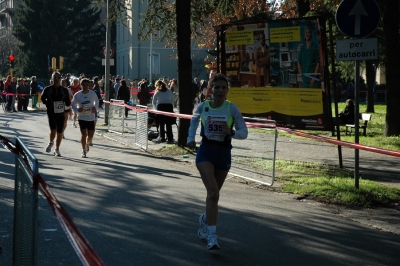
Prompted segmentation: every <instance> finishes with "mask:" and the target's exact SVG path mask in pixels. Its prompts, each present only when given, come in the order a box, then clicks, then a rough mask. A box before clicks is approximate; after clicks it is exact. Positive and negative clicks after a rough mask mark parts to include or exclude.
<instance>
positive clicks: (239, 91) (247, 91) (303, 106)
mask: <svg viewBox="0 0 400 266" xmlns="http://www.w3.org/2000/svg"><path fill="white" fill-rule="evenodd" d="M227 98H228V100H229V101H231V102H233V103H235V104H236V105H237V106H238V107H239V109H240V112H242V113H245V114H262V113H267V112H275V113H280V114H283V115H289V116H313V115H320V114H322V113H323V102H322V91H321V90H320V89H304V88H282V87H268V88H230V89H229V92H228V96H227Z"/></svg>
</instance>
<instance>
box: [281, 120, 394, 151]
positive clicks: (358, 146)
mask: <svg viewBox="0 0 400 266" xmlns="http://www.w3.org/2000/svg"><path fill="white" fill-rule="evenodd" d="M277 129H278V130H280V131H284V132H287V133H289V134H294V135H297V136H301V137H305V138H311V139H315V140H318V141H321V142H328V143H331V144H334V145H340V146H345V147H349V148H352V149H359V150H364V151H370V152H375V153H380V154H385V155H390V156H395V157H400V152H398V151H392V150H386V149H381V148H376V147H371V146H365V145H361V144H357V143H353V142H347V141H342V140H335V139H331V138H327V137H322V136H317V135H313V134H307V133H304V132H301V131H297V130H292V129H289V128H284V127H277Z"/></svg>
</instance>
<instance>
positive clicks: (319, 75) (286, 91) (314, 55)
mask: <svg viewBox="0 0 400 266" xmlns="http://www.w3.org/2000/svg"><path fill="white" fill-rule="evenodd" d="M322 23H324V22H322ZM323 26H324V24H321V19H320V18H316V17H312V18H302V19H290V20H274V21H265V22H261V23H259V22H258V23H253V24H225V25H221V26H220V27H219V29H218V30H219V32H217V35H218V36H219V38H218V39H219V44H220V45H219V49H218V50H219V51H218V54H219V56H220V58H218V63H219V67H220V71H221V72H222V73H224V74H226V75H227V77H228V79H229V81H230V89H229V93H228V100H230V101H232V102H233V103H235V104H236V105H237V106H238V107H239V109H240V111H241V112H242V113H243V114H244V116H249V117H261V118H268V119H271V120H275V121H277V123H278V125H281V126H285V127H289V128H294V129H310V130H311V129H312V130H331V126H332V125H331V123H332V119H331V117H332V114H331V101H330V93H329V89H328V87H327V85H328V80H329V79H328V71H327V66H326V63H325V62H326V60H325V55H326V54H325V53H326V34H325V31H324V27H323Z"/></svg>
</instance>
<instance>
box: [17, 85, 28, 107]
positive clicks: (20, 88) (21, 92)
mask: <svg viewBox="0 0 400 266" xmlns="http://www.w3.org/2000/svg"><path fill="white" fill-rule="evenodd" d="M28 93H29V90H28V88H26V87H25V84H24V80H23V79H20V80H18V85H17V94H18V97H17V98H18V104H17V108H18V111H19V112H20V111H22V110H24V105H25V99H26V98H27V97H28V95H27V94H28Z"/></svg>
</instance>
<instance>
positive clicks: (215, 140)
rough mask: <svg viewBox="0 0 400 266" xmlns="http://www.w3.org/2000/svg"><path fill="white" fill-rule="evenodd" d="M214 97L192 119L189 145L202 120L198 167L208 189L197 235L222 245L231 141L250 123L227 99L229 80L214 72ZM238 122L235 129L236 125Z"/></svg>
mask: <svg viewBox="0 0 400 266" xmlns="http://www.w3.org/2000/svg"><path fill="white" fill-rule="evenodd" d="M208 88H209V89H211V90H212V95H213V100H212V101H210V100H206V101H204V102H202V103H200V104H199V105H198V107H197V109H196V111H195V113H194V115H193V117H192V120H191V121H190V128H189V137H188V139H187V144H186V145H187V146H188V147H189V148H194V147H196V143H195V136H196V131H197V127H198V125H199V123H200V122H201V132H200V136H201V137H202V141H201V144H200V148H199V149H198V151H197V154H196V167H197V169H198V170H199V172H200V175H201V179H202V180H203V184H204V186H205V187H206V189H207V198H206V212H205V213H203V214H202V215H200V217H199V224H200V229H199V230H198V231H197V235H198V237H199V238H200V239H207V240H208V243H207V249H209V250H210V249H219V248H220V246H219V244H218V236H217V235H216V230H217V218H218V200H219V196H220V193H219V191H220V190H221V188H222V185H223V184H224V181H225V178H226V176H227V175H228V172H229V169H230V167H231V161H232V157H231V149H232V145H231V141H232V138H234V139H245V138H247V134H248V131H247V126H246V123H245V121H244V119H243V116H242V114H241V113H240V111H239V109H238V108H237V106H236V105H234V104H233V103H231V102H229V101H227V100H226V96H227V94H228V80H227V78H226V77H225V76H224V75H223V74H220V73H219V74H215V75H214V76H212V77H211V78H210V80H209V82H208ZM233 126H235V130H234V129H233Z"/></svg>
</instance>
